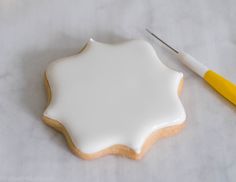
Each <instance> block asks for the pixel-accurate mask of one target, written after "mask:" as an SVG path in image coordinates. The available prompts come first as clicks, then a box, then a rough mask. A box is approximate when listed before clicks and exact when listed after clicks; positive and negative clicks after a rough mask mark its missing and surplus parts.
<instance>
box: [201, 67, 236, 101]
mask: <svg viewBox="0 0 236 182" xmlns="http://www.w3.org/2000/svg"><path fill="white" fill-rule="evenodd" d="M203 78H204V80H205V81H206V82H207V83H208V84H209V85H210V86H211V87H212V88H214V89H215V90H216V91H217V92H218V93H220V94H221V95H222V96H224V97H225V98H226V99H227V100H229V101H230V102H232V103H233V104H234V105H236V85H235V84H233V83H232V82H230V81H229V80H226V79H225V78H224V77H222V76H221V75H219V74H217V73H216V72H214V71H212V70H208V71H207V72H206V73H205V74H204V76H203Z"/></svg>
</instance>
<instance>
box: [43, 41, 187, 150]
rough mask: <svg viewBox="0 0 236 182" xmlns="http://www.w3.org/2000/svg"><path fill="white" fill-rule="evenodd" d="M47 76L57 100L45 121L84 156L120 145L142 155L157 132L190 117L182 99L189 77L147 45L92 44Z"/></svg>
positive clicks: (55, 65)
mask: <svg viewBox="0 0 236 182" xmlns="http://www.w3.org/2000/svg"><path fill="white" fill-rule="evenodd" d="M46 75H47V79H48V81H49V85H50V88H51V92H52V98H51V102H50V104H49V106H48V107H47V109H46V111H45V112H44V116H47V117H49V118H51V119H55V120H57V121H59V122H60V123H62V124H63V125H64V126H65V128H66V129H67V131H68V133H69V134H70V136H71V138H72V141H73V143H74V144H75V146H76V147H78V148H79V149H80V150H81V151H82V152H84V153H88V154H90V153H95V152H99V151H101V150H103V149H106V148H108V147H110V146H112V145H116V144H123V145H126V146H128V147H130V148H131V149H133V150H134V151H135V152H136V153H140V152H141V148H142V145H143V144H144V142H145V140H146V139H147V138H148V136H149V135H150V134H151V133H152V132H154V131H156V130H158V129H161V128H164V127H168V126H173V125H177V124H181V123H183V122H184V120H185V117H186V116H185V111H184V108H183V106H182V104H181V102H180V99H179V97H178V86H179V83H180V81H181V79H182V77H183V74H182V73H178V72H176V71H173V70H171V69H169V68H167V67H166V66H165V65H163V64H162V63H161V61H160V60H159V58H158V57H157V55H156V53H155V51H154V49H153V48H152V46H151V45H150V44H149V43H147V42H146V41H143V40H133V41H128V42H124V43H121V44H114V45H110V44H105V43H100V42H96V41H94V40H90V41H89V43H88V44H87V46H86V47H85V49H84V50H83V51H82V52H81V53H80V54H78V55H75V56H71V57H67V58H64V59H60V60H57V61H55V62H53V63H52V64H50V66H49V67H48V69H47V71H46Z"/></svg>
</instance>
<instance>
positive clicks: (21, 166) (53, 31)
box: [0, 0, 236, 182]
mask: <svg viewBox="0 0 236 182" xmlns="http://www.w3.org/2000/svg"><path fill="white" fill-rule="evenodd" d="M235 22H236V2H235V1H233V0H228V1H223V0H216V1H211V0H208V1H206V0H199V1H194V0H190V1H187V0H180V1H170V0H166V1H162V0H148V1H145V0H143V1H141V0H131V1H125V0H98V1H95V0H94V1H82V0H79V1H78V0H59V1H57V0H52V1H46V0H35V1H31V0H23V1H18V0H2V1H0V124H1V125H0V181H10V182H12V181H34V182H36V181H58V182H59V181H83V182H86V181H94V182H96V181H109V182H110V181H117V182H118V181H135V182H138V181H140V182H141V181H162V182H170V181H176V180H178V181H182V182H185V181H186V182H188V181H191V182H195V181H201V182H205V181H214V182H223V181H226V182H234V181H235V180H236V155H235V154H236V107H234V106H233V105H232V104H230V103H229V102H227V101H226V100H225V99H223V98H222V97H220V96H219V95H217V94H216V93H215V91H213V90H212V89H211V88H210V87H209V86H208V85H207V84H205V83H204V82H203V80H202V79H200V78H199V77H198V76H196V75H195V74H194V73H192V72H191V71H190V70H188V69H187V68H186V67H184V66H183V65H182V64H181V63H179V62H178V61H177V59H176V57H175V56H174V55H173V54H172V53H171V52H170V51H169V50H167V49H165V48H164V47H163V45H160V44H159V43H158V42H157V41H156V40H154V39H153V38H152V37H151V36H150V35H148V34H147V33H146V32H145V28H147V27H148V28H150V29H151V30H153V31H154V32H155V33H157V34H158V35H160V36H161V37H162V38H163V39H165V40H166V41H168V42H169V43H170V44H172V45H173V46H174V47H176V48H178V49H180V50H185V51H186V52H188V53H191V54H192V55H193V56H195V57H196V58H198V59H199V60H201V61H202V62H203V63H204V64H206V65H207V66H209V67H210V68H212V69H213V70H215V71H217V72H219V73H221V74H222V75H224V76H225V77H227V78H229V79H230V80H231V81H233V82H236V24H235ZM90 37H93V38H94V39H96V40H98V41H102V42H107V43H117V42H121V41H123V40H129V39H136V38H142V39H145V40H147V41H149V42H150V43H151V44H152V45H153V46H154V48H155V50H156V52H157V54H158V55H159V57H160V59H161V60H162V61H163V63H165V64H166V65H168V66H169V67H171V68H173V69H175V70H178V71H181V72H183V73H184V77H185V79H184V81H185V82H184V89H183V93H182V96H181V100H182V101H183V104H184V107H185V108H186V113H187V120H186V127H185V129H184V130H183V131H182V132H181V133H179V134H178V135H176V136H174V137H171V138H166V139H162V140H160V141H158V142H157V143H156V144H155V145H154V146H153V147H152V148H151V150H150V152H148V153H147V154H146V156H145V157H144V158H143V159H142V160H140V161H132V160H129V159H127V158H122V157H117V156H107V157H104V158H101V159H98V160H94V161H84V160H81V159H79V158H78V157H76V156H74V155H72V154H71V152H70V151H69V150H68V148H67V146H66V143H65V141H64V138H63V137H62V136H61V135H60V134H59V133H57V132H56V131H54V130H53V129H51V128H49V127H48V126H46V125H45V124H44V123H42V121H41V116H42V112H43V110H44V108H45V107H46V102H47V101H46V94H45V90H44V85H43V74H44V71H45V69H46V67H47V65H48V64H49V63H50V62H52V61H53V60H55V59H58V58H61V57H66V56H69V55H73V54H75V53H77V52H78V51H79V50H80V49H81V48H82V47H83V45H84V44H85V43H86V41H87V40H88V39H89V38H90Z"/></svg>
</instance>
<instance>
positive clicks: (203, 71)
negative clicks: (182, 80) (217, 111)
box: [146, 29, 236, 105]
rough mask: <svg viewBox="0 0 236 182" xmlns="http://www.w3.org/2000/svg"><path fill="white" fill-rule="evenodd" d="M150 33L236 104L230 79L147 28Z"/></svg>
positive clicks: (235, 88) (235, 92)
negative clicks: (172, 45)
mask: <svg viewBox="0 0 236 182" xmlns="http://www.w3.org/2000/svg"><path fill="white" fill-rule="evenodd" d="M146 31H147V32H148V33H150V34H151V35H152V36H154V37H155V38H156V39H158V40H159V41H160V42H161V43H163V44H164V45H165V46H167V47H168V48H169V49H170V50H172V51H174V52H175V53H176V54H177V57H178V59H179V60H180V61H181V62H182V63H183V64H184V65H186V66H187V67H188V68H190V69H191V70H192V71H193V72H195V73H196V74H198V75H199V76H200V77H202V78H203V79H204V80H205V81H206V82H207V83H208V84H209V85H210V86H211V87H212V88H213V89H215V90H216V91H217V92H218V93H219V94H221V95H222V96H223V97H225V98H226V99H227V100H229V101H230V102H231V103H233V104H234V105H236V85H235V84H234V83H232V82H230V81H229V80H227V79H225V78H224V77H223V76H221V75H219V74H218V73H216V72H214V71H212V70H211V69H209V68H208V67H207V66H205V65H203V64H202V63H200V62H199V61H197V60H196V59H195V58H194V57H192V56H191V55H189V54H187V53H185V52H182V51H177V50H176V49H175V48H173V47H171V46H170V45H169V44H167V43H166V42H164V41H163V40H162V39H160V38H159V37H158V36H157V35H155V34H154V33H152V32H151V31H150V30H148V29H146Z"/></svg>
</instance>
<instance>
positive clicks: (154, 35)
mask: <svg viewBox="0 0 236 182" xmlns="http://www.w3.org/2000/svg"><path fill="white" fill-rule="evenodd" d="M145 30H146V31H147V32H148V33H150V34H151V35H152V36H153V37H155V38H156V39H157V40H159V41H160V42H161V43H163V44H164V45H166V46H167V47H168V48H169V49H171V50H172V51H174V52H175V53H177V54H178V53H179V51H177V50H176V49H174V48H173V47H171V46H170V45H169V44H167V43H166V42H164V41H163V40H162V39H160V38H159V37H158V36H157V35H156V34H154V33H152V32H151V31H150V30H149V29H147V28H146V29H145Z"/></svg>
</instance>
